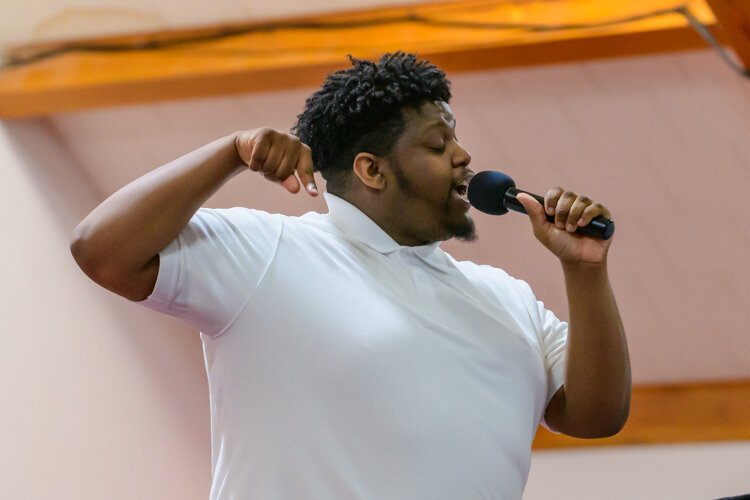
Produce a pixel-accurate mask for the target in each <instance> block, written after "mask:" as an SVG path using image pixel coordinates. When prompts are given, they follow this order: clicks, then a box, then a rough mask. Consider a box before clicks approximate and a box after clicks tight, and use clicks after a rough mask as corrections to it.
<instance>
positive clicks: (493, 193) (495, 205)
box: [467, 170, 516, 215]
mask: <svg viewBox="0 0 750 500" xmlns="http://www.w3.org/2000/svg"><path fill="white" fill-rule="evenodd" d="M512 187H516V183H515V182H513V179H511V178H510V177H508V176H507V175H505V174H504V173H502V172H493V171H491V170H485V171H484V172H479V173H477V174H475V175H474V177H472V178H471V181H469V189H468V192H467V195H468V198H469V203H471V206H473V207H474V208H476V209H477V210H481V211H482V212H484V213H486V214H490V215H503V214H505V213H507V212H508V209H507V208H505V192H506V191H508V189H510V188H512Z"/></svg>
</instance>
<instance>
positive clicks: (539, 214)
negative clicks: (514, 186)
mask: <svg viewBox="0 0 750 500" xmlns="http://www.w3.org/2000/svg"><path fill="white" fill-rule="evenodd" d="M516 199H517V200H518V201H519V202H520V203H521V205H523V208H525V209H526V213H527V214H528V215H529V220H530V221H531V227H532V228H533V229H534V234H539V232H540V231H541V230H542V227H543V226H544V224H546V223H547V217H546V216H545V215H544V207H543V206H542V205H541V204H540V203H539V202H538V201H536V200H535V199H534V198H533V197H532V196H531V195H529V194H526V193H518V196H516Z"/></svg>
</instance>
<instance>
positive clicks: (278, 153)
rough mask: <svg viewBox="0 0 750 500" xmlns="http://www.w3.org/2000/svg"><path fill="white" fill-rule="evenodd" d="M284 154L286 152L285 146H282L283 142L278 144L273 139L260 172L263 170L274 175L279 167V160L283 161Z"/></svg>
mask: <svg viewBox="0 0 750 500" xmlns="http://www.w3.org/2000/svg"><path fill="white" fill-rule="evenodd" d="M285 154H286V148H285V147H284V145H283V143H282V144H279V143H277V142H276V141H274V143H273V145H272V146H271V149H270V151H268V156H267V157H266V161H265V162H264V163H263V166H262V167H261V172H263V173H264V174H269V175H272V176H274V177H276V171H277V170H278V169H279V166H280V165H281V162H282V161H283V159H284V155H285ZM279 180H281V179H279Z"/></svg>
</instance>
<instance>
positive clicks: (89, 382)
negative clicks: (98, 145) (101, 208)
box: [0, 121, 210, 500]
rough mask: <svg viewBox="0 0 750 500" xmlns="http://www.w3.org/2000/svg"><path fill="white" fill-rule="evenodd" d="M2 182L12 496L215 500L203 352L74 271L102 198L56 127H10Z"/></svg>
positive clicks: (4, 361)
mask: <svg viewBox="0 0 750 500" xmlns="http://www.w3.org/2000/svg"><path fill="white" fill-rule="evenodd" d="M0 172H1V173H2V175H1V177H0V178H2V182H0V210H1V211H2V212H3V213H4V217H3V222H2V226H1V227H2V235H3V245H2V246H0V252H2V258H1V259H0V263H1V264H0V265H2V280H0V296H2V301H1V302H0V318H1V319H0V322H1V323H2V330H1V331H2V349H0V380H2V381H3V398H2V411H1V412H0V422H2V425H1V426H0V434H1V435H0V442H2V443H3V444H2V446H0V485H2V486H0V488H1V489H2V493H0V496H2V498H8V499H11V498H12V499H24V500H42V499H45V500H47V499H55V500H102V499H108V500H115V499H122V500H132V499H139V500H146V499H153V500H157V499H158V500H164V499H172V498H174V499H185V500H190V499H196V500H197V499H205V498H206V497H207V496H208V488H209V481H210V449H209V433H208V418H209V415H208V406H207V405H208V397H207V388H206V382H205V376H204V374H203V365H202V355H201V352H200V343H199V341H198V338H197V337H196V336H195V335H193V334H192V333H191V332H189V331H187V330H186V329H185V328H183V327H182V326H181V325H178V324H177V323H176V322H174V321H172V320H170V319H166V318H161V317H158V316H157V315H156V314H153V313H150V312H148V311H142V310H140V309H139V308H137V307H134V306H133V305H130V304H128V303H126V302H125V301H124V300H121V299H119V298H117V297H115V296H112V295H111V294H109V293H103V292H102V290H100V289H98V287H97V286H96V285H94V284H93V283H91V282H89V281H88V279H87V278H86V277H85V276H84V275H83V274H81V273H80V271H79V270H78V268H77V267H76V266H75V263H74V262H73V260H72V258H71V257H70V253H69V252H68V238H69V234H70V231H71V229H72V227H73V226H74V225H75V223H76V222H77V221H78V220H79V219H80V218H81V217H82V216H83V215H84V214H85V212H84V211H85V210H90V209H91V208H92V206H93V203H95V202H96V200H97V195H96V193H95V192H93V191H92V190H91V189H90V186H88V185H87V183H86V182H85V179H82V178H81V176H80V175H78V173H77V172H76V170H75V166H74V161H73V159H72V158H71V157H70V156H69V155H68V152H67V151H66V150H65V148H64V147H63V146H62V145H61V144H60V143H59V142H58V141H57V140H56V138H55V136H54V135H53V134H51V133H50V131H49V129H48V127H47V126H46V124H45V122H44V121H24V122H15V123H0Z"/></svg>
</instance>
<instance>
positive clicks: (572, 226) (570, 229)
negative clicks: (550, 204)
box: [568, 224, 576, 232]
mask: <svg viewBox="0 0 750 500" xmlns="http://www.w3.org/2000/svg"><path fill="white" fill-rule="evenodd" d="M575 230H576V226H575V224H568V231H570V232H573V231H575Z"/></svg>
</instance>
